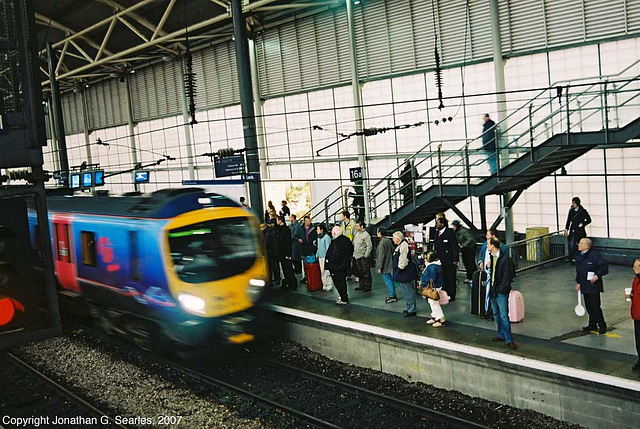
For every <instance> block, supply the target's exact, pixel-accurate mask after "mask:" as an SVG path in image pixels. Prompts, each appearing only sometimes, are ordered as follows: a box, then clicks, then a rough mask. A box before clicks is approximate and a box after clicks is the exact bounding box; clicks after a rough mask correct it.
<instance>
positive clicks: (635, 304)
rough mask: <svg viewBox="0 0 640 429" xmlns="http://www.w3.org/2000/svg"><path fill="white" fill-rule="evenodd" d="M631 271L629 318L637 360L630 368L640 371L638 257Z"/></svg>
mask: <svg viewBox="0 0 640 429" xmlns="http://www.w3.org/2000/svg"><path fill="white" fill-rule="evenodd" d="M633 272H634V273H635V277H634V278H633V286H632V288H631V318H632V319H633V331H634V333H635V336H636V353H637V354H638V360H637V361H636V363H635V365H633V366H632V367H631V369H632V370H633V371H638V372H640V258H638V259H636V260H635V262H634V263H633Z"/></svg>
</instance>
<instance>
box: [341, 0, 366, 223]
mask: <svg viewBox="0 0 640 429" xmlns="http://www.w3.org/2000/svg"><path fill="white" fill-rule="evenodd" d="M345 1H346V3H347V27H348V28H349V60H350V63H351V64H350V65H351V88H352V89H353V105H354V106H355V117H356V131H357V132H358V133H360V135H358V136H357V139H358V165H359V166H360V168H361V169H362V191H363V194H364V220H365V222H366V223H367V224H368V223H369V222H370V221H371V208H370V205H369V174H368V172H367V159H366V156H367V152H366V148H365V141H364V136H363V135H361V133H362V130H363V129H364V118H363V117H364V115H363V111H362V93H361V92H360V79H359V77H358V56H357V53H356V30H355V25H354V19H353V0H345Z"/></svg>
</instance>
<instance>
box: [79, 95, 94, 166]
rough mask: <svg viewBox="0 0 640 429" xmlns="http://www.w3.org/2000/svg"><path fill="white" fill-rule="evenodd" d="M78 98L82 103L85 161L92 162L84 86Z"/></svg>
mask: <svg viewBox="0 0 640 429" xmlns="http://www.w3.org/2000/svg"><path fill="white" fill-rule="evenodd" d="M80 99H81V103H82V133H83V134H84V147H85V149H86V151H87V163H89V164H93V160H92V157H91V142H90V141H89V109H88V108H87V94H86V92H85V90H84V88H82V91H80Z"/></svg>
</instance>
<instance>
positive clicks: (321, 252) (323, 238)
mask: <svg viewBox="0 0 640 429" xmlns="http://www.w3.org/2000/svg"><path fill="white" fill-rule="evenodd" d="M316 231H317V234H318V241H317V243H318V249H317V250H316V258H318V263H319V264H320V273H321V275H322V290H324V291H330V290H331V289H332V288H333V282H332V281H331V275H327V273H326V272H325V260H326V257H327V250H329V246H330V245H331V237H329V234H328V233H327V226H326V225H325V224H323V223H322V224H320V225H318V226H317V227H316Z"/></svg>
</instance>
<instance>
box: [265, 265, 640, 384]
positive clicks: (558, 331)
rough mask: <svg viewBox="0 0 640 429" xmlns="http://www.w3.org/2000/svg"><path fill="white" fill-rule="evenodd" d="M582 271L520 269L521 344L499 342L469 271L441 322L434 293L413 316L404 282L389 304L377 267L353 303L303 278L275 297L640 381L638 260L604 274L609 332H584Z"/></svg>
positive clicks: (281, 302) (289, 304) (353, 294)
mask: <svg viewBox="0 0 640 429" xmlns="http://www.w3.org/2000/svg"><path fill="white" fill-rule="evenodd" d="M299 278H300V276H299ZM574 278H575V268H574V267H573V266H572V265H570V264H568V263H560V264H556V265H554V266H547V267H545V268H543V269H533V270H530V271H526V272H523V273H520V274H518V275H517V277H516V280H515V282H514V289H516V290H519V291H520V292H522V294H523V297H524V300H525V318H524V320H523V321H522V322H520V323H513V324H512V325H511V326H512V332H513V333H514V338H515V341H516V343H517V344H518V349H517V350H515V351H512V350H510V349H508V348H507V347H506V345H504V344H503V343H494V342H491V338H492V337H493V336H494V335H495V332H496V330H495V322H490V321H487V320H484V319H480V318H477V317H474V316H472V315H470V313H469V307H470V289H469V288H468V287H467V286H466V284H465V282H464V280H465V279H464V275H463V274H462V273H461V272H460V273H459V275H458V292H457V297H456V301H455V302H451V303H449V304H447V305H446V306H444V307H443V310H444V313H445V317H446V320H447V322H446V326H444V327H441V328H432V327H430V326H428V325H426V324H425V322H426V320H428V318H429V316H430V314H431V310H430V307H429V304H428V303H427V302H426V300H422V299H418V317H413V318H403V317H402V310H403V309H404V308H405V302H404V299H403V297H402V291H401V290H397V292H396V293H397V296H398V302H396V303H391V304H386V303H385V302H384V298H385V297H386V296H387V291H386V286H385V285H384V284H383V282H382V279H381V277H380V276H379V275H377V274H374V275H373V279H374V281H373V288H372V291H371V292H367V293H365V292H360V291H355V290H354V289H355V288H356V287H357V285H358V284H357V283H355V281H353V280H352V281H349V282H348V290H349V292H348V293H349V301H350V304H349V305H346V306H342V305H336V304H335V303H334V301H335V299H336V298H337V292H336V291H335V290H332V291H330V292H324V291H319V292H312V293H310V292H307V290H306V285H304V284H302V283H300V284H299V286H298V289H297V290H296V291H294V292H283V293H278V294H276V296H275V297H274V300H273V303H274V304H275V305H276V306H281V307H286V308H292V309H297V310H302V311H305V312H309V313H311V314H318V315H325V316H330V317H333V318H338V319H343V320H345V321H351V322H358V323H363V324H368V325H371V326H374V327H379V328H385V329H392V330H396V331H398V332H403V333H409V334H415V335H421V336H426V337H431V338H435V339H439V340H444V341H450V342H453V343H456V344H463V345H469V346H474V347H480V348H482V349H486V350H491V351H497V352H502V353H507V354H512V355H516V356H521V357H526V358H530V359H535V360H540V361H544V362H548V363H552V364H557V365H562V366H569V367H571V368H573V369H580V370H586V371H591V372H595V373H600V374H606V375H610V376H614V377H619V378H623V379H628V380H634V381H640V376H639V375H638V374H637V373H634V372H632V371H631V365H632V364H633V363H634V362H635V361H636V354H635V344H634V335H633V321H632V320H631V316H630V313H629V303H628V302H626V301H625V299H624V288H625V287H630V285H631V281H632V279H633V272H632V270H631V268H630V267H624V266H615V265H612V266H610V268H609V274H608V275H607V276H606V277H605V278H604V293H603V294H602V308H603V312H604V316H605V320H606V321H607V325H608V330H607V333H606V334H604V335H599V334H598V333H584V332H582V330H581V327H582V326H585V325H586V324H587V321H588V320H587V316H584V317H578V316H576V315H575V313H574V306H575V305H576V303H577V294H576V291H575V289H574V288H575V282H574Z"/></svg>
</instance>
